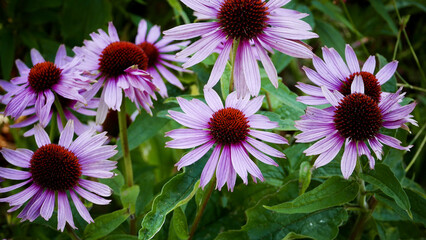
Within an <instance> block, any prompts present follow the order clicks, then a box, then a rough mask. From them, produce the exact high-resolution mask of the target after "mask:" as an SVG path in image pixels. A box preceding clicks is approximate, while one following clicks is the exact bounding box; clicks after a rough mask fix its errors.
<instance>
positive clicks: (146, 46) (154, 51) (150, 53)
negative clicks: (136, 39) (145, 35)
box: [138, 42, 160, 68]
mask: <svg viewBox="0 0 426 240" xmlns="http://www.w3.org/2000/svg"><path fill="white" fill-rule="evenodd" d="M138 46H139V47H140V48H142V50H143V51H144V52H145V54H146V56H147V57H148V67H149V68H150V67H154V66H155V64H156V63H157V62H158V60H159V59H160V52H159V51H158V48H157V47H156V46H155V45H154V44H152V43H149V42H143V43H141V44H138Z"/></svg>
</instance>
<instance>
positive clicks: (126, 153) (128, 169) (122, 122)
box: [118, 101, 133, 187]
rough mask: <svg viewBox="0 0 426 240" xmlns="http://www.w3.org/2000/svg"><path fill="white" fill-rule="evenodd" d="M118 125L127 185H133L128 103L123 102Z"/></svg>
mask: <svg viewBox="0 0 426 240" xmlns="http://www.w3.org/2000/svg"><path fill="white" fill-rule="evenodd" d="M118 127H119V130H120V140H121V149H122V150H123V159H124V173H125V178H126V184H127V186H129V187H131V186H133V168H132V159H131V158H130V150H129V140H128V138H127V121H126V104H125V101H123V102H122V103H121V109H120V111H119V112H118Z"/></svg>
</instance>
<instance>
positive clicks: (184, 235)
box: [170, 207, 189, 240]
mask: <svg viewBox="0 0 426 240" xmlns="http://www.w3.org/2000/svg"><path fill="white" fill-rule="evenodd" d="M170 226H172V228H173V230H174V232H175V234H176V236H177V237H178V238H179V239H182V240H183V239H188V237H189V233H188V222H187V220H186V215H185V213H184V212H183V211H182V208H180V207H178V208H175V210H174V211H173V217H172V221H171V223H170Z"/></svg>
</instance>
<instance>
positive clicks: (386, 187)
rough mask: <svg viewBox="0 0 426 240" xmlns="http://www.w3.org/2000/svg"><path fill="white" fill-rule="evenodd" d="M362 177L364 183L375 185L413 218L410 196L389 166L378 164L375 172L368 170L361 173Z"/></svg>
mask: <svg viewBox="0 0 426 240" xmlns="http://www.w3.org/2000/svg"><path fill="white" fill-rule="evenodd" d="M360 176H361V178H362V179H363V180H364V181H366V182H368V183H371V184H373V185H374V186H376V187H378V188H379V189H380V190H381V191H382V192H383V193H384V194H386V195H388V196H389V197H391V198H393V199H394V200H395V202H396V204H398V206H399V207H401V208H402V209H404V210H405V211H407V213H408V215H409V216H410V217H411V218H412V214H411V211H410V208H411V205H410V201H409V199H408V196H407V194H406V193H405V191H404V189H402V186H401V183H400V182H399V181H398V179H397V178H396V177H395V175H394V174H393V172H392V171H391V170H390V169H389V167H388V166H386V165H383V164H380V163H378V164H376V166H375V167H374V170H368V171H366V172H364V173H361V174H360Z"/></svg>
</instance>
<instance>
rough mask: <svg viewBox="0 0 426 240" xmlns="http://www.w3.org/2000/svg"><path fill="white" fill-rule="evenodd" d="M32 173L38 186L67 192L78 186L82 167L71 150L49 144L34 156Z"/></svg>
mask: <svg viewBox="0 0 426 240" xmlns="http://www.w3.org/2000/svg"><path fill="white" fill-rule="evenodd" d="M30 172H31V175H32V178H33V181H34V182H35V183H36V184H37V185H38V186H40V187H42V188H47V189H49V190H52V191H66V190H69V189H72V188H73V187H75V186H76V185H77V184H78V180H79V179H80V176H81V165H80V163H79V160H78V158H77V157H76V156H75V155H74V153H72V152H71V151H70V150H68V149H66V148H65V147H63V146H59V145H56V144H47V145H44V146H42V147H40V148H39V149H37V151H36V152H35V153H34V154H33V156H32V158H31V161H30Z"/></svg>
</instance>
